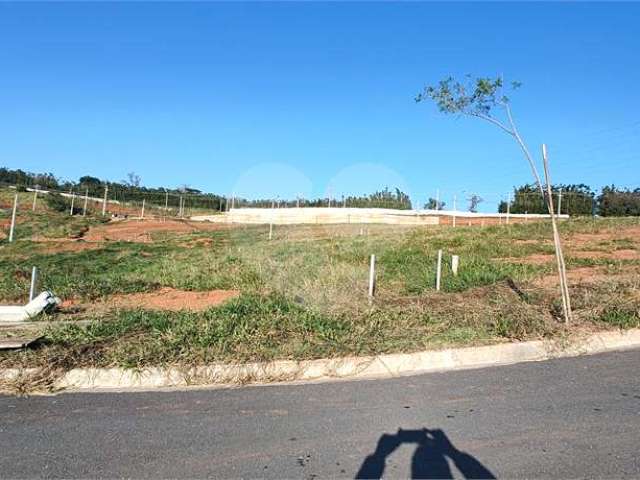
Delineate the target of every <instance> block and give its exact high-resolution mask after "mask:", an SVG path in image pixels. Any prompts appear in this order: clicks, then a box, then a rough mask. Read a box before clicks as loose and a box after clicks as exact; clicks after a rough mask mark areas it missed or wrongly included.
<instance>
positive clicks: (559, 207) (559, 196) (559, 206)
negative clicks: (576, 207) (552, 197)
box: [558, 189, 562, 215]
mask: <svg viewBox="0 0 640 480" xmlns="http://www.w3.org/2000/svg"><path fill="white" fill-rule="evenodd" d="M561 207H562V189H560V193H558V215H561V213H560V212H561V211H562V209H561Z"/></svg>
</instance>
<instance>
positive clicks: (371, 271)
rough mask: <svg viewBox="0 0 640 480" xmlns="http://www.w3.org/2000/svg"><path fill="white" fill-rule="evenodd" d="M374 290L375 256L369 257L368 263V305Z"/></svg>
mask: <svg viewBox="0 0 640 480" xmlns="http://www.w3.org/2000/svg"><path fill="white" fill-rule="evenodd" d="M375 290H376V256H375V255H371V262H370V263H369V303H371V302H373V296H374V295H375Z"/></svg>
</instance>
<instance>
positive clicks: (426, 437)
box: [356, 428, 496, 479]
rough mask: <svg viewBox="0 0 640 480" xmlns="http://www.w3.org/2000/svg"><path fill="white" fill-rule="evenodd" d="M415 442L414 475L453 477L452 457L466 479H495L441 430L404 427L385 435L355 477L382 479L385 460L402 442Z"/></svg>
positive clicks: (412, 472)
mask: <svg viewBox="0 0 640 480" xmlns="http://www.w3.org/2000/svg"><path fill="white" fill-rule="evenodd" d="M405 443H409V444H416V450H415V452H414V453H413V457H412V459H411V478H416V479H418V478H441V479H444V478H451V479H452V478H453V475H452V472H451V468H450V466H449V462H448V460H447V459H449V460H451V461H452V462H453V464H454V465H455V467H456V468H457V469H458V470H459V471H460V473H461V474H462V475H463V477H464V478H467V479H470V478H477V479H492V478H493V479H495V478H496V477H495V476H494V475H493V473H491V471H490V470H489V469H487V468H486V467H485V466H484V465H482V463H480V462H479V461H478V460H477V459H476V458H474V457H473V456H472V455H469V454H468V453H465V452H461V451H460V450H458V449H457V448H456V447H455V446H454V445H453V444H452V443H451V441H450V440H449V438H448V437H447V436H446V435H445V433H444V432H443V431H442V430H440V429H436V430H429V429H427V428H423V429H422V430H403V429H399V430H398V433H396V434H394V435H390V434H386V433H385V434H383V435H382V436H381V437H380V440H378V445H377V446H376V450H375V452H373V453H372V454H371V455H369V456H367V458H365V460H364V462H362V465H361V466H360V470H358V473H357V474H356V479H365V478H381V477H382V475H383V473H384V468H385V463H386V459H387V457H388V456H389V455H391V454H392V453H393V452H394V451H395V450H396V449H398V447H400V446H401V445H402V444H405Z"/></svg>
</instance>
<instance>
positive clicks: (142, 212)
mask: <svg viewBox="0 0 640 480" xmlns="http://www.w3.org/2000/svg"><path fill="white" fill-rule="evenodd" d="M144 201H145V199H144V198H143V199H142V211H141V212H140V220H144Z"/></svg>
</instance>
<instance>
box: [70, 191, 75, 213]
mask: <svg viewBox="0 0 640 480" xmlns="http://www.w3.org/2000/svg"><path fill="white" fill-rule="evenodd" d="M75 201H76V192H74V191H73V190H72V191H71V207H70V208H69V215H73V204H74V203H75Z"/></svg>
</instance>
